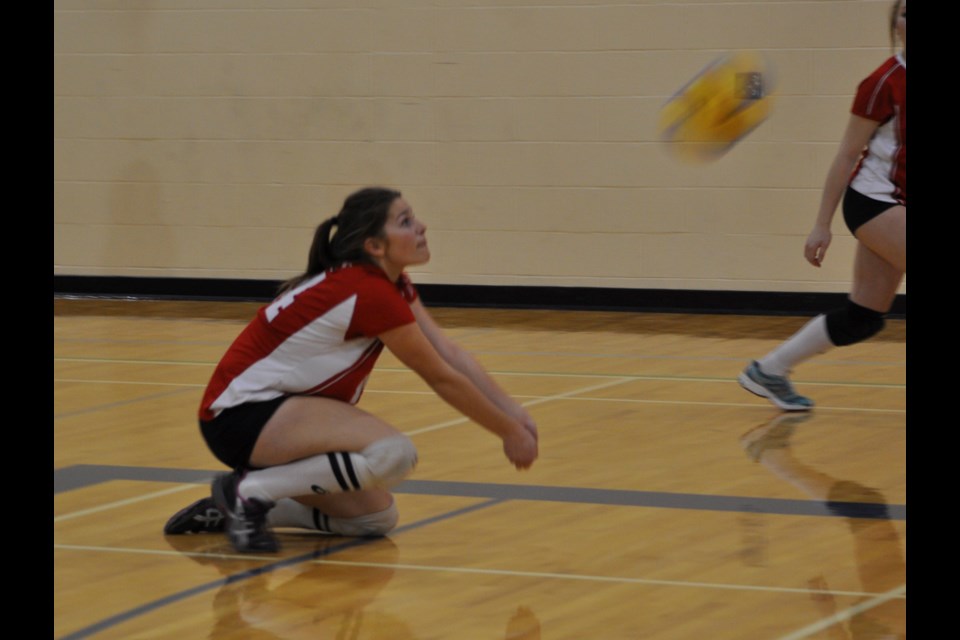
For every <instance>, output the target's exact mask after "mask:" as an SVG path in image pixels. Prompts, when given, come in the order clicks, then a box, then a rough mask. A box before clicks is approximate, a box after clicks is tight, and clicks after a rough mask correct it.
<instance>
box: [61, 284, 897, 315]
mask: <svg viewBox="0 0 960 640" xmlns="http://www.w3.org/2000/svg"><path fill="white" fill-rule="evenodd" d="M279 285H280V281H277V280H232V279H216V278H139V277H126V276H63V275H59V276H58V275H54V276H53V294H54V296H60V297H67V296H74V297H84V298H95V297H101V298H141V299H148V300H223V301H264V302H266V301H268V300H271V299H272V298H273V296H274V295H275V293H276V291H277V287H278V286H279ZM417 289H418V290H419V292H420V295H421V297H422V299H423V302H424V304H426V305H427V306H434V307H479V308H498V309H565V310H581V311H634V312H651V313H712V314H736V315H786V316H812V315H816V314H817V313H820V312H821V311H824V310H827V309H830V308H832V307H835V306H837V305H839V304H843V302H844V301H845V300H846V298H847V294H846V293H797V292H776V291H697V290H687V289H613V288H598V287H510V286H483V285H454V284H418V285H417ZM906 315H907V296H906V295H905V294H901V295H898V296H897V298H896V300H895V301H894V304H893V308H892V309H891V310H890V313H889V317H891V318H906Z"/></svg>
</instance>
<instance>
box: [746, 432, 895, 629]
mask: <svg viewBox="0 0 960 640" xmlns="http://www.w3.org/2000/svg"><path fill="white" fill-rule="evenodd" d="M813 419H817V420H823V419H824V418H820V417H815V415H814V414H812V413H803V414H792V413H781V414H777V415H776V416H774V417H773V418H771V419H770V420H769V421H767V422H765V423H763V424H761V425H760V426H757V427H755V428H753V429H751V430H750V431H748V432H747V433H745V434H744V435H743V436H741V438H740V444H741V446H742V447H743V449H744V451H745V452H746V453H747V455H748V456H749V458H750V459H751V460H753V461H754V462H756V463H758V464H761V465H763V466H764V467H765V468H766V469H768V470H769V471H770V472H771V473H772V474H773V475H774V476H776V477H778V478H780V479H781V480H784V481H786V482H788V483H789V484H791V485H793V486H794V487H796V488H797V489H799V490H800V491H801V492H802V493H804V494H806V495H807V496H809V497H811V498H813V499H815V500H820V501H822V502H823V503H824V505H825V506H826V507H827V509H829V510H830V511H831V512H832V513H834V514H835V515H837V516H840V517H843V518H845V519H846V524H847V527H848V529H849V531H850V534H851V536H852V542H853V552H854V558H855V560H856V563H857V571H858V574H859V578H860V583H861V586H862V590H863V591H864V592H865V593H868V594H871V595H869V596H862V597H859V598H858V599H857V600H856V601H855V602H854V603H853V605H852V606H844V607H840V606H839V604H838V602H837V598H836V597H835V596H834V595H833V594H832V593H831V590H830V585H829V584H828V583H827V580H826V578H825V577H824V576H822V575H816V576H812V577H811V578H810V579H809V581H808V584H809V588H810V596H811V600H812V602H813V604H814V606H815V608H816V609H817V611H818V612H819V613H820V614H821V615H822V617H823V618H824V619H825V620H831V619H834V620H836V624H832V625H830V626H826V627H825V629H824V633H825V634H826V635H820V636H817V637H824V638H830V639H831V640H896V639H899V638H906V601H905V599H903V598H901V595H905V593H906V586H905V585H906V579H907V578H906V557H905V553H904V549H903V544H902V541H901V539H900V536H899V534H898V533H897V529H896V527H895V526H894V523H893V522H892V521H891V520H890V516H889V513H888V504H887V500H886V498H885V497H884V496H883V494H882V493H881V492H880V491H878V490H877V489H874V488H871V487H868V486H865V485H863V484H861V483H860V482H857V481H856V480H854V479H848V478H837V477H834V476H832V475H829V474H827V473H824V472H823V471H821V470H819V469H816V468H814V467H813V466H811V465H809V464H807V463H805V462H804V461H802V460H801V459H800V458H798V457H797V455H795V453H794V451H793V447H792V446H791V439H792V438H793V436H794V434H795V432H796V431H797V430H798V429H800V428H801V425H802V424H803V423H804V422H806V421H808V420H813Z"/></svg>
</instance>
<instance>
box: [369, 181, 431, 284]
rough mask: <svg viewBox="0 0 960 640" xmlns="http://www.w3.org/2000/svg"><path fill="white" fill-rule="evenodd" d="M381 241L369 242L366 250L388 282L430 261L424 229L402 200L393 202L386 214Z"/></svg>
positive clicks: (425, 228) (371, 240)
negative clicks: (406, 269) (412, 267)
mask: <svg viewBox="0 0 960 640" xmlns="http://www.w3.org/2000/svg"><path fill="white" fill-rule="evenodd" d="M383 232H384V234H385V237H384V238H369V239H368V240H367V243H368V245H367V247H368V248H367V250H368V251H369V253H370V255H371V256H373V258H374V259H375V260H377V262H378V263H380V266H381V267H383V270H384V271H386V272H387V275H389V276H390V279H391V280H396V279H397V278H398V277H400V273H401V272H402V271H403V270H404V269H405V268H406V267H409V266H412V265H418V264H425V263H427V262H428V261H429V260H430V248H429V247H428V246H427V237H426V232H427V225H425V224H423V223H422V222H420V221H419V220H417V218H416V217H414V215H413V209H412V208H410V205H409V204H407V201H406V200H404V199H403V198H397V199H396V200H394V201H393V204H391V205H390V210H389V211H388V212H387V222H386V224H385V225H384V227H383Z"/></svg>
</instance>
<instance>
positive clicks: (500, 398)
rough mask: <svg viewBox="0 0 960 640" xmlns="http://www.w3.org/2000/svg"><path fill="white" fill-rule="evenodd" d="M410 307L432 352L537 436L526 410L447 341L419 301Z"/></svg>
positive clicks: (480, 367)
mask: <svg viewBox="0 0 960 640" xmlns="http://www.w3.org/2000/svg"><path fill="white" fill-rule="evenodd" d="M410 308H411V309H412V310H413V315H414V317H415V318H416V319H417V324H418V325H420V330H421V331H422V332H423V334H424V335H425V336H426V337H427V340H429V341H430V344H432V345H433V348H434V349H436V351H437V353H439V354H440V357H441V358H443V359H444V360H445V361H446V362H447V363H448V364H449V365H450V366H451V367H453V368H454V369H456V370H457V371H459V372H460V373H462V374H463V375H465V376H467V377H468V378H469V379H470V381H471V382H472V383H473V384H474V386H476V387H477V389H479V390H480V391H481V392H482V393H483V394H484V395H485V396H487V398H488V399H489V400H490V402H492V403H494V404H495V405H497V406H498V407H500V409H502V410H503V411H505V412H506V413H507V414H509V415H511V416H513V417H514V418H515V419H517V420H518V421H519V422H520V423H521V424H522V425H523V426H524V427H525V428H526V429H527V430H528V431H530V433H531V434H532V435H533V437H534V438H536V437H538V435H537V425H536V423H535V422H534V421H533V418H532V417H531V416H530V414H529V413H528V412H527V410H526V409H524V408H523V407H522V406H521V405H520V403H518V402H517V401H516V400H514V399H513V397H511V396H510V394H508V393H507V392H506V391H504V390H503V388H501V387H500V385H498V384H497V383H496V381H494V379H493V378H491V377H490V375H489V374H488V373H487V372H486V370H485V369H484V368H483V366H482V365H481V364H480V363H479V362H477V360H476V359H475V358H474V357H473V356H472V355H471V354H470V352H468V351H467V350H466V349H464V348H463V347H461V346H460V345H459V344H457V343H456V342H454V341H453V340H451V339H450V337H449V336H447V334H446V333H444V331H443V329H441V328H440V326H439V325H438V324H437V323H436V321H435V320H434V319H433V316H431V315H430V312H429V311H427V309H426V307H424V306H423V303H422V302H421V301H420V299H419V298H418V299H416V300H414V301H413V303H411V305H410Z"/></svg>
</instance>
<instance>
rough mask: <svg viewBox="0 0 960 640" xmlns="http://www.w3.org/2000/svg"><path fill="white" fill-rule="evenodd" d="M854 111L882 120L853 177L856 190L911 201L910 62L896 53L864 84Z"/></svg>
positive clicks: (884, 199)
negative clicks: (909, 155)
mask: <svg viewBox="0 0 960 640" xmlns="http://www.w3.org/2000/svg"><path fill="white" fill-rule="evenodd" d="M851 113H854V114H856V115H858V116H862V117H864V118H868V119H870V120H874V121H876V122H879V123H880V127H879V128H878V129H877V130H876V132H875V133H874V134H873V137H872V138H871V139H870V142H869V143H868V144H867V148H866V150H865V151H864V154H863V156H862V157H861V158H860V162H859V163H858V164H857V167H856V169H855V170H854V172H853V176H852V177H851V179H850V186H851V187H852V188H853V189H854V191H858V192H860V193H862V194H863V195H865V196H867V197H869V198H873V199H874V200H880V201H881V202H899V203H900V204H903V205H906V204H907V61H906V60H905V59H904V58H902V57H901V56H899V55H897V56H893V57H892V58H889V59H888V60H887V61H886V62H884V63H883V64H882V65H880V67H878V68H877V70H876V71H874V72H873V73H871V74H870V76H869V77H867V79H865V80H864V81H863V82H861V83H860V86H859V87H858V88H857V95H856V97H855V98H854V100H853V108H852V109H851Z"/></svg>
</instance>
